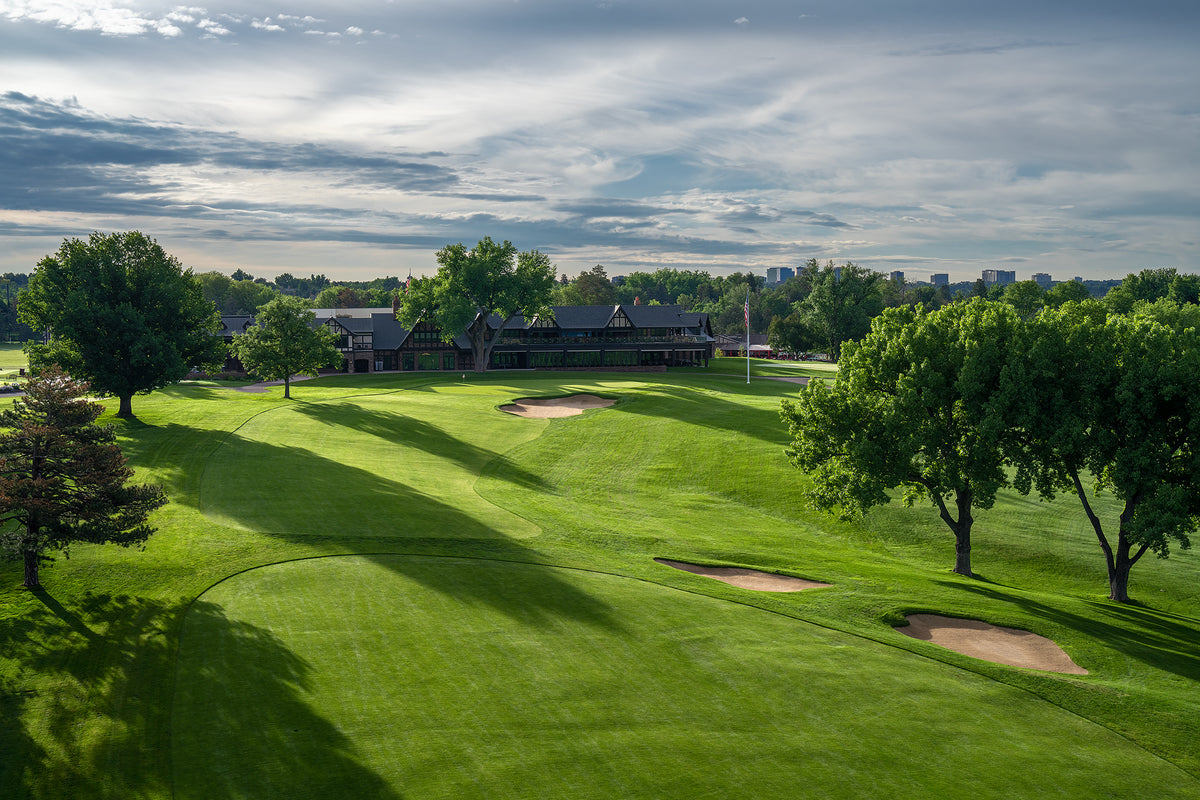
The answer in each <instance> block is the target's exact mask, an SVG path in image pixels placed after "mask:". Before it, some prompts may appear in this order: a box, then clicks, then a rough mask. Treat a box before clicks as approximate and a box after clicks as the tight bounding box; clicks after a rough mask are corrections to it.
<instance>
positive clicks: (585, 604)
mask: <svg viewBox="0 0 1200 800" xmlns="http://www.w3.org/2000/svg"><path fill="white" fill-rule="evenodd" d="M742 363H743V365H744V362H742ZM795 388H796V387H795V386H794V385H790V384H787V383H784V382H778V381H772V380H766V379H755V380H754V381H753V382H752V383H751V384H750V385H747V384H746V383H745V379H744V373H742V376H741V378H740V380H739V376H738V375H737V374H736V373H731V374H729V375H727V376H725V375H721V374H719V371H718V372H717V373H716V374H714V373H699V374H690V373H689V374H679V373H676V372H672V373H667V374H665V375H660V374H654V375H637V376H633V377H630V376H622V375H619V374H592V375H589V374H574V373H563V374H547V373H542V374H513V373H508V374H504V373H499V374H492V375H488V376H485V377H483V378H479V377H477V376H473V375H472V376H468V380H467V381H465V382H464V381H462V380H461V378H460V376H459V375H457V374H456V375H454V376H453V379H449V378H443V376H440V375H431V374H426V375H421V376H354V375H348V376H337V377H331V378H327V379H321V380H317V381H309V382H304V383H302V384H297V385H296V386H294V387H293V396H294V398H295V399H294V400H293V401H291V402H286V401H283V400H282V397H281V395H282V391H281V390H276V391H273V392H271V393H268V394H263V395H254V394H242V393H237V392H233V391H231V390H227V389H221V388H217V387H212V386H185V387H176V388H173V389H170V390H167V391H163V392H156V393H155V394H153V395H151V396H149V397H146V398H139V400H138V402H137V403H136V404H135V411H136V412H137V413H138V414H139V420H138V421H136V422H131V423H119V424H121V425H122V437H123V442H124V444H125V446H126V449H127V452H128V453H129V454H130V456H131V458H132V460H133V462H134V463H135V464H136V465H137V467H138V477H139V478H140V479H145V480H153V481H158V482H162V483H164V484H165V485H166V487H167V489H168V492H169V494H170V496H171V498H172V503H171V504H170V505H169V506H168V507H166V508H164V509H163V510H162V511H161V512H159V513H158V515H157V521H158V524H159V526H160V531H159V533H158V534H157V535H156V536H155V537H154V538H152V539H151V540H150V543H149V545H148V547H147V551H146V552H144V553H138V552H134V551H126V550H121V549H119V548H77V549H76V550H74V551H73V552H72V557H71V559H70V561H61V560H60V561H59V562H58V563H57V564H56V565H55V566H54V567H52V568H50V569H47V570H46V571H45V573H44V575H43V578H44V582H45V583H46V585H47V587H48V591H47V592H46V593H41V594H37V595H31V594H29V593H26V592H23V591H21V590H20V589H19V588H18V587H17V584H18V583H19V581H20V574H19V571H18V570H17V569H16V567H15V566H14V565H6V566H5V567H4V568H3V572H0V575H2V576H3V588H2V589H0V703H2V705H0V713H2V714H3V718H4V719H5V720H6V722H11V724H6V725H5V726H4V727H3V728H2V729H0V796H3V797H6V798H7V797H79V798H87V797H121V798H128V797H154V798H157V797H170V796H172V795H174V796H176V797H206V798H207V797H214V798H218V799H220V798H224V797H231V798H232V797H269V796H280V797H285V796H286V797H343V796H348V794H347V793H349V794H355V795H361V796H372V797H405V798H421V797H471V796H480V797H482V796H489V797H540V796H571V797H588V796H594V797H612V796H630V797H637V796H646V797H651V796H653V797H695V796H702V795H703V793H704V792H705V791H708V792H710V794H711V795H712V796H737V795H745V794H748V793H750V794H756V795H757V796H762V797H796V796H817V797H861V796H876V795H883V794H887V795H895V796H913V797H916V796H941V797H967V796H979V795H982V796H984V797H989V796H991V797H1018V796H1030V795H1035V794H1036V795H1042V794H1049V796H1055V794H1054V793H1055V792H1058V793H1059V794H1058V796H1062V797H1085V796H1086V797H1091V796H1143V797H1150V796H1154V797H1160V796H1161V797H1171V796H1180V797H1185V796H1198V795H1200V782H1198V781H1197V780H1196V777H1195V776H1197V775H1200V756H1198V755H1197V752H1196V749H1195V747H1194V742H1195V741H1196V739H1197V734H1198V733H1200V727H1198V723H1197V720H1198V719H1200V713H1198V712H1200V707H1198V706H1200V700H1198V699H1197V697H1198V693H1197V692H1196V680H1197V678H1200V654H1198V652H1197V646H1196V642H1197V641H1200V623H1198V622H1197V619H1196V617H1197V597H1196V592H1197V588H1196V587H1197V586H1198V585H1200V582H1198V580H1197V579H1198V578H1200V568H1198V565H1197V560H1196V558H1195V557H1194V556H1193V555H1192V554H1191V553H1176V554H1174V555H1173V557H1172V558H1171V559H1170V560H1168V561H1165V562H1161V561H1147V562H1143V563H1142V564H1139V565H1138V566H1137V567H1136V568H1135V571H1134V574H1133V580H1132V583H1131V592H1132V593H1133V595H1134V596H1135V597H1136V598H1137V599H1138V600H1140V601H1141V604H1140V605H1135V606H1127V607H1121V606H1116V605H1114V604H1111V603H1108V602H1107V601H1106V600H1104V599H1103V598H1104V594H1105V585H1104V579H1103V565H1102V562H1101V560H1100V554H1099V552H1098V549H1097V548H1096V546H1095V543H1094V541H1092V540H1090V539H1089V536H1090V533H1089V531H1088V529H1087V528H1086V527H1085V525H1084V524H1083V523H1082V519H1081V516H1080V515H1079V513H1078V511H1077V509H1076V508H1075V505H1074V504H1072V503H1071V502H1070V498H1064V499H1062V500H1060V501H1057V502H1055V503H1054V504H1050V505H1044V504H1039V503H1037V502H1036V501H1030V500H1027V499H1025V498H1020V497H1005V498H1002V500H1001V502H999V503H998V504H997V508H996V509H994V510H992V511H991V512H985V513H981V514H980V515H979V517H978V523H977V526H976V530H977V535H976V549H975V553H974V556H975V566H976V568H977V569H978V570H979V571H980V573H981V574H982V576H983V579H981V580H967V579H963V578H960V577H958V576H955V575H953V574H952V573H951V572H950V571H949V567H950V566H951V564H952V561H953V548H952V538H951V536H950V534H949V532H948V531H946V530H945V528H944V526H942V525H941V523H940V522H938V520H937V519H936V517H935V516H934V515H933V514H932V513H931V512H930V511H929V510H928V509H923V508H914V509H904V508H902V507H899V506H895V507H888V508H885V509H880V510H879V511H877V512H876V513H874V514H872V515H871V516H870V517H868V518H867V519H866V520H864V521H862V522H859V523H853V524H850V523H840V522H837V521H836V520H833V519H831V518H828V517H824V516H819V515H815V514H813V513H811V512H808V511H805V510H804V509H803V508H802V506H801V503H800V492H801V489H802V487H803V476H802V475H800V474H799V473H797V472H796V471H795V470H794V469H793V468H791V467H790V466H789V465H788V464H787V462H786V459H785V458H784V456H783V453H782V447H783V444H784V442H785V436H786V433H785V431H784V429H783V427H782V425H781V424H780V422H779V419H778V404H779V400H780V399H781V398H782V397H784V396H786V395H787V394H788V393H791V392H794V391H795ZM576 392H591V393H595V394H600V395H602V396H606V397H615V398H617V399H618V403H617V405H616V406H614V407H613V408H611V409H604V410H596V411H589V412H587V413H585V414H584V415H582V416H579V417H572V418H567V419H562V420H525V419H520V418H517V417H512V416H511V415H506V414H502V413H500V412H497V411H496V410H495V409H496V406H497V405H500V404H503V403H505V402H508V401H510V400H512V399H514V398H517V397H523V396H561V395H567V394H573V393H576ZM342 555H346V556H352V557H349V558H319V557H321V556H342ZM655 557H665V558H673V559H678V560H683V561H692V562H700V563H713V564H728V565H734V566H749V567H755V568H760V569H768V570H773V571H778V572H783V573H785V574H793V575H798V576H800V577H805V578H814V579H819V580H824V581H828V582H831V583H833V584H834V586H832V587H831V588H828V589H821V590H816V591H810V592H804V593H800V594H794V595H766V594H759V593H753V592H748V591H746V590H739V589H736V588H735V587H729V586H726V585H725V584H721V583H718V582H716V581H711V580H707V579H705V578H702V577H699V576H695V575H690V574H687V573H683V572H680V571H678V570H672V569H670V568H667V567H663V566H662V565H659V564H656V563H655V562H654V561H653V559H654V558H655ZM298 559H305V560H298ZM914 611H930V612H937V613H944V614H951V615H956V616H964V617H974V618H980V619H985V620H987V621H989V622H993V623H996V624H1001V625H1007V626H1011V627H1017V628H1024V629H1028V630H1033V631H1035V632H1037V633H1041V634H1043V635H1046V636H1049V637H1050V638H1053V639H1055V640H1056V641H1057V642H1059V644H1061V645H1062V646H1063V647H1064V648H1065V649H1066V650H1067V651H1068V652H1069V653H1070V654H1071V656H1072V657H1073V658H1074V659H1075V660H1076V662H1077V663H1080V664H1081V665H1082V666H1084V667H1086V668H1087V669H1088V670H1090V671H1091V675H1089V676H1086V677H1083V678H1076V677H1071V678H1068V677H1064V676H1055V675H1049V674H1045V673H1036V672H1032V671H1028V670H1019V669H1012V668H1008V667H1001V666H997V665H991V664H987V663H986V662H979V661H975V660H973V659H969V658H966V657H962V656H958V655H956V654H954V653H951V652H949V651H945V650H941V649H940V648H937V647H934V646H932V645H929V644H927V643H923V642H917V641H914V640H911V639H908V638H907V637H903V636H901V635H899V634H897V633H895V632H894V631H893V630H892V629H891V627H890V625H891V624H895V623H896V622H898V621H899V620H901V619H902V617H903V615H904V614H905V613H911V612H914ZM922 758H925V759H930V760H931V761H929V762H924V761H922ZM947 759H948V760H947ZM1002 762H1003V763H1004V765H1005V766H1004V767H1003V768H1000V767H999V766H998V765H999V764H1001V763H1002ZM939 763H942V764H944V765H945V766H944V767H943V768H941V769H939V768H938V766H937V764H939Z"/></svg>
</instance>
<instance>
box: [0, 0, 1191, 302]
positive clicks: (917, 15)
mask: <svg viewBox="0 0 1200 800" xmlns="http://www.w3.org/2000/svg"><path fill="white" fill-rule="evenodd" d="M201 1H202V2H203V0H201ZM214 2H216V4H211V3H210V4H207V5H204V6H180V5H173V4H171V3H158V2H143V1H142V0H57V2H54V1H53V0H52V1H51V2H40V1H39V0H0V271H13V272H29V271H31V270H32V269H33V267H34V265H35V264H36V262H37V260H38V259H39V258H40V257H42V256H43V255H46V254H47V253H51V252H53V251H54V250H56V249H57V247H58V245H59V244H60V243H61V242H62V240H63V238H65V237H72V236H81V237H82V236H86V234H87V233H89V232H91V231H93V230H100V231H105V232H107V231H114V230H129V229H138V230H141V231H143V232H145V233H147V234H149V235H151V236H153V237H155V238H156V239H158V241H159V242H160V243H161V244H163V246H164V247H166V248H167V250H168V251H170V252H172V253H173V254H175V255H177V256H179V257H180V258H181V259H182V260H183V261H184V263H185V264H187V265H188V266H190V267H192V268H193V269H195V270H196V271H206V270H210V269H218V270H222V271H225V272H232V271H233V270H234V269H237V268H239V267H241V268H244V269H246V270H248V271H250V272H251V273H253V274H255V275H259V276H263V277H268V278H269V277H274V276H275V275H277V274H278V273H280V272H285V271H286V272H292V273H293V274H301V275H307V274H308V273H310V272H317V273H324V274H325V275H327V276H329V277H330V278H332V279H335V280H336V279H338V278H345V279H365V278H371V277H376V276H380V275H401V276H403V275H407V274H408V273H409V271H410V270H411V271H412V272H413V273H414V274H420V273H426V272H430V271H432V269H433V268H435V266H436V264H435V262H434V259H433V253H434V251H435V250H437V249H438V248H439V247H441V246H443V245H445V244H447V243H450V242H458V241H462V242H465V243H467V244H471V243H474V242H475V241H477V240H478V239H479V238H481V237H483V236H491V237H493V238H494V239H509V240H511V241H512V242H513V243H514V244H515V245H517V247H518V248H520V249H522V250H525V249H534V248H536V249H539V250H541V251H542V252H544V253H547V254H548V255H549V256H550V258H551V260H553V261H555V262H556V263H557V264H558V265H559V268H560V270H561V271H562V272H565V273H567V274H571V275H574V274H576V273H578V272H579V271H580V270H582V269H586V268H589V267H591V266H592V265H593V264H597V263H599V264H604V265H605V266H606V267H607V268H608V270H609V273H610V274H620V273H624V272H629V271H632V270H639V269H640V270H650V269H657V268H658V267H662V266H667V267H678V268H689V269H705V270H708V271H710V272H712V273H714V274H723V273H727V272H730V271H733V270H743V271H744V270H746V269H752V270H754V271H756V272H759V273H760V274H762V273H763V272H764V271H765V270H766V269H767V268H768V267H774V266H794V265H798V264H800V263H802V262H803V261H805V260H807V259H809V258H813V257H815V258H818V259H820V260H822V261H824V260H826V259H834V260H836V261H838V262H843V261H846V260H850V261H854V262H856V263H859V264H863V265H865V266H869V267H872V268H874V269H878V270H883V271H890V270H894V269H899V270H903V271H904V272H905V273H906V275H907V276H908V277H910V278H915V279H928V276H929V274H930V273H933V272H948V273H950V274H951V277H952V279H954V280H965V279H973V278H975V277H978V275H979V271H980V269H982V268H985V267H999V268H1003V269H1015V270H1016V271H1017V275H1018V278H1021V279H1025V278H1028V277H1029V275H1030V274H1031V273H1033V272H1049V273H1051V274H1052V275H1053V276H1054V278H1055V279H1069V278H1070V277H1073V276H1076V275H1080V276H1083V277H1088V278H1109V277H1118V278H1119V277H1121V276H1123V275H1125V274H1126V273H1128V272H1131V271H1136V270H1138V269H1141V268H1144V267H1154V266H1174V267H1178V268H1180V269H1181V270H1184V271H1188V272H1197V271H1200V264H1198V263H1197V261H1198V259H1197V255H1198V254H1200V80H1197V76H1198V75H1200V4H1197V3H1195V2H1194V0H1181V1H1180V2H1163V1H1162V0H1139V2H1137V3H1134V2H1116V1H1115V0H1078V1H1077V2H1056V1H1055V0H1035V1H1033V2H1026V0H1015V1H1014V2H1008V3H987V4H984V3H977V2H971V1H970V0H966V1H964V0H811V2H810V1H809V0H745V1H744V2H741V1H739V0H730V1H729V2H716V1H714V0H439V1H438V2H430V1H429V0H425V2H419V3H418V2H410V0H394V2H362V1H361V0H343V1H342V2H339V3H305V2H290V3H278V4H262V3H241V2H235V1H234V0H214ZM985 5H986V9H984V8H983V7H984V6H985Z"/></svg>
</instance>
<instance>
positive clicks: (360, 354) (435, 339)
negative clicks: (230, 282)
mask: <svg viewBox="0 0 1200 800" xmlns="http://www.w3.org/2000/svg"><path fill="white" fill-rule="evenodd" d="M316 315H317V318H316V324H318V325H324V326H325V327H327V328H329V329H330V330H331V331H333V333H334V334H335V335H336V336H337V347H338V349H339V350H340V351H341V352H342V354H343V356H345V359H346V361H345V365H344V370H345V371H347V372H393V371H399V372H413V371H418V370H422V371H426V370H446V371H458V372H469V371H472V370H474V368H475V359H474V355H473V354H472V351H471V343H470V340H469V339H468V338H467V335H466V332H465V331H459V332H457V333H456V334H455V336H454V337H453V339H452V340H451V341H449V342H445V341H442V332H441V330H439V329H438V328H436V327H434V326H433V325H431V324H429V323H426V322H419V323H417V325H416V326H415V327H413V328H411V329H409V328H405V327H404V326H402V325H401V324H400V323H399V322H398V321H397V320H396V315H395V311H394V310H393V309H390V308H338V309H329V308H326V309H316ZM221 322H222V324H223V326H224V331H223V335H224V336H225V339H226V341H232V339H233V336H235V335H237V334H239V333H242V332H244V331H245V330H246V329H247V328H249V327H250V326H251V325H253V324H254V318H253V317H249V316H226V317H222V318H221ZM502 323H503V320H502V319H500V318H499V317H497V316H495V315H493V316H492V317H491V318H490V319H489V320H488V325H489V326H490V327H491V328H492V329H493V330H496V329H497V328H499V327H500V325H501V324H502ZM713 342H714V338H713V335H712V327H711V325H710V324H709V319H708V315H707V314H698V313H692V312H688V311H684V310H683V307H682V306H678V305H669V306H643V305H613V306H553V307H552V308H551V313H550V314H548V315H539V316H537V317H534V318H533V319H528V320H527V319H524V318H523V317H517V318H516V319H514V320H512V321H511V322H509V323H508V324H507V325H505V326H504V330H503V332H502V333H501V335H500V340H499V341H498V342H497V343H496V346H495V348H494V349H493V350H492V356H491V362H490V363H489V364H488V369H613V370H622V369H625V370H630V369H642V368H664V367H668V366H708V360H709V359H710V358H712V355H713ZM226 368H227V369H228V370H230V371H241V365H240V364H237V363H236V362H231V363H229V364H227V365H226Z"/></svg>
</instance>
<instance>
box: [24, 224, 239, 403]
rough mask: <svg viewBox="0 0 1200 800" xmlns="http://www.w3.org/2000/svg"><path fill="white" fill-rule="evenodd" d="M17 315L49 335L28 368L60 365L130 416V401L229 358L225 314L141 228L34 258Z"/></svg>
mask: <svg viewBox="0 0 1200 800" xmlns="http://www.w3.org/2000/svg"><path fill="white" fill-rule="evenodd" d="M20 316H21V320H22V321H23V322H25V323H26V324H28V325H29V326H30V327H32V328H34V329H35V330H39V331H48V332H49V333H50V338H49V341H48V342H46V343H44V344H31V345H29V346H28V347H27V348H26V349H27V351H28V353H29V361H30V364H31V365H32V366H34V367H35V368H40V367H45V366H48V365H50V364H60V365H61V366H62V367H63V368H64V369H65V370H66V371H67V372H69V373H70V374H71V375H73V376H75V377H77V378H80V379H83V380H87V381H88V382H89V383H91V385H92V387H93V388H94V389H95V390H97V391H99V392H103V393H106V394H113V395H116V396H117V397H118V398H119V399H120V409H119V410H118V411H117V416H118V417H132V416H133V405H132V399H133V395H135V394H147V393H149V392H151V391H153V390H155V389H159V388H162V387H163V386H167V385H169V384H172V383H175V382H176V381H179V380H181V379H182V378H183V377H184V376H186V375H187V374H188V372H189V371H190V370H192V369H193V368H200V369H205V368H208V369H217V368H219V366H220V364H221V362H222V361H223V359H224V354H225V346H224V343H223V342H222V341H221V338H220V337H219V336H216V335H215V333H216V331H217V330H218V329H219V328H220V325H221V321H220V316H219V315H218V314H217V309H216V307H215V306H213V304H212V303H211V302H210V301H208V300H205V299H204V294H203V292H202V290H201V288H200V284H199V283H197V281H196V279H195V278H194V277H193V276H192V272H191V270H184V269H183V267H182V265H181V264H180V263H179V260H178V259H177V258H175V257H173V256H170V255H167V253H166V252H165V251H164V250H163V249H162V247H160V246H159V245H158V243H157V242H155V241H154V240H153V239H150V238H148V237H147V236H145V235H143V234H141V233H139V232H137V231H131V232H128V233H112V234H108V235H104V234H100V233H93V234H92V235H91V236H90V237H88V240H87V241H86V242H85V241H82V240H79V239H67V240H66V241H64V242H63V244H62V247H60V248H59V250H58V252H57V253H56V254H55V255H51V256H46V257H45V258H43V259H42V260H41V261H40V262H38V266H37V271H36V272H35V273H34V275H33V277H32V278H30V280H29V289H28V290H27V291H26V292H24V293H23V294H22V295H21V300H20Z"/></svg>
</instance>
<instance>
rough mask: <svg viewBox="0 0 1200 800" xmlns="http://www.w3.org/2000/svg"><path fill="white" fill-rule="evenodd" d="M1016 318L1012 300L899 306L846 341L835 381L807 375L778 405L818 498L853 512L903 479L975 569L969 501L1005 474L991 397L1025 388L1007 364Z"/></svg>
mask: <svg viewBox="0 0 1200 800" xmlns="http://www.w3.org/2000/svg"><path fill="white" fill-rule="evenodd" d="M1018 323H1019V319H1018V318H1017V315H1016V313H1015V312H1014V311H1013V310H1012V308H1011V307H1009V306H1006V305H1002V304H998V303H988V302H987V301H985V300H982V299H977V300H974V301H972V302H970V303H967V304H957V305H952V306H946V307H945V308H942V309H940V310H938V311H934V312H925V311H924V310H920V309H911V308H907V307H905V308H892V309H887V310H885V311H884V312H883V313H882V314H881V315H880V316H879V317H877V318H876V319H875V320H874V322H873V323H872V325H871V330H870V332H869V333H868V334H867V335H866V336H865V337H864V338H863V339H862V340H861V341H859V342H849V343H847V344H846V348H845V351H844V352H843V355H842V360H841V362H840V363H839V366H838V374H837V378H836V379H835V381H834V384H833V386H832V387H829V386H827V385H826V384H825V382H824V381H819V380H814V381H810V382H809V384H808V385H807V386H805V387H804V388H803V389H802V390H801V391H800V395H799V398H798V399H797V400H796V401H795V402H791V401H787V400H785V401H784V402H783V405H782V410H781V414H782V417H783V419H784V421H785V422H786V423H787V424H788V428H789V431H790V434H791V439H792V441H791V444H790V446H789V447H788V449H787V454H788V457H789V458H790V459H791V461H792V463H793V464H795V465H796V466H797V467H799V468H800V469H802V470H804V471H806V472H809V473H811V476H812V479H813V483H812V488H811V489H810V491H809V492H808V496H809V499H810V501H811V502H812V503H813V505H815V506H816V507H817V508H821V509H825V510H840V511H841V512H842V513H843V514H846V515H857V514H861V513H863V512H865V511H866V510H867V509H869V508H871V507H872V506H876V505H881V504H884V503H888V502H891V498H892V495H891V494H890V492H889V490H890V489H893V488H895V487H904V488H905V490H906V494H905V501H906V502H907V503H913V502H915V501H917V500H920V499H925V500H928V501H929V502H931V503H932V504H933V505H934V506H935V507H936V508H937V509H938V513H939V516H940V517H941V519H942V521H943V522H945V523H946V525H947V526H948V527H949V528H950V530H951V532H952V533H953V534H954V537H955V565H954V571H955V572H957V573H959V574H962V575H971V574H972V568H971V529H972V525H973V523H974V517H973V510H974V509H976V508H983V509H987V508H990V507H991V506H992V504H993V502H994V500H995V496H996V492H997V491H998V490H999V489H1000V488H1002V487H1004V486H1006V485H1008V482H1009V479H1008V475H1007V473H1006V471H1005V459H1004V448H1005V439H1006V437H1007V436H1008V432H1007V429H1006V427H1005V422H1004V420H1003V419H1001V418H1000V417H999V416H998V415H997V414H995V407H996V406H997V405H998V404H999V403H1002V402H1003V399H1004V398H1005V397H1006V396H1007V395H1008V394H1009V393H1011V392H1013V391H1015V390H1018V389H1019V387H1017V386H1015V385H1014V384H1013V383H1012V382H1011V380H1010V379H1009V377H1008V375H1007V374H1006V371H1005V370H1004V365H1005V362H1006V360H1007V358H1008V350H1009V348H1010V347H1011V346H1012V343H1013V338H1014V334H1015V332H1016V328H1017V325H1018ZM951 504H952V505H953V510H952V509H951Z"/></svg>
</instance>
